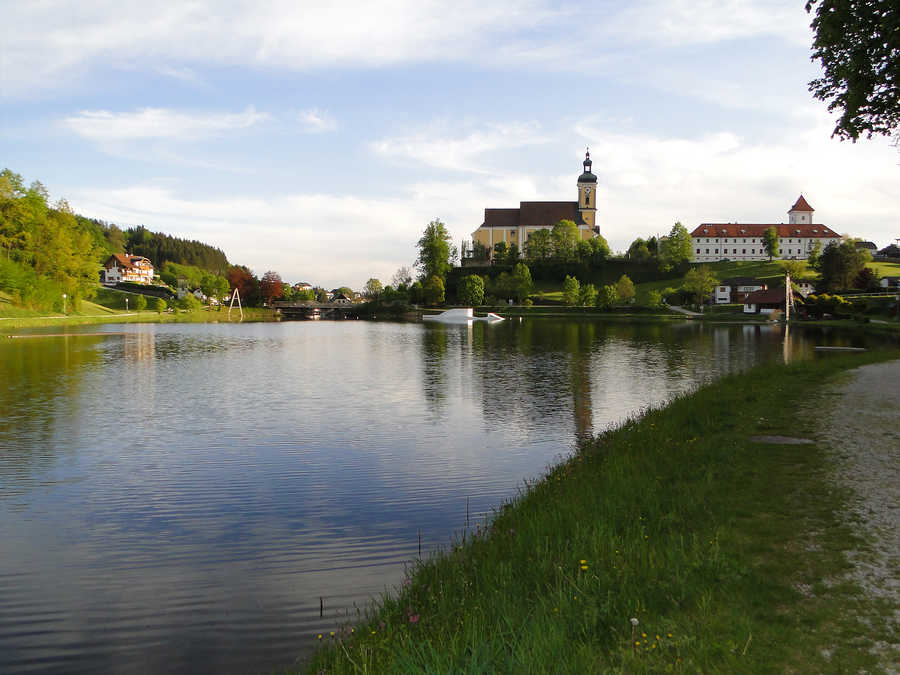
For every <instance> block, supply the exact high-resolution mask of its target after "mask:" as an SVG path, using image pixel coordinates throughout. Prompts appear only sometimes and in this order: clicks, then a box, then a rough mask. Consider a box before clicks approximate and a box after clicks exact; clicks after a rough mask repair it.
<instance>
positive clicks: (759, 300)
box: [744, 286, 784, 305]
mask: <svg viewBox="0 0 900 675" xmlns="http://www.w3.org/2000/svg"><path fill="white" fill-rule="evenodd" d="M778 302H784V287H783V286H782V287H781V288H769V289H767V290H762V291H753V292H752V293H749V294H748V295H747V296H746V297H745V298H744V304H747V305H769V304H772V303H778Z"/></svg>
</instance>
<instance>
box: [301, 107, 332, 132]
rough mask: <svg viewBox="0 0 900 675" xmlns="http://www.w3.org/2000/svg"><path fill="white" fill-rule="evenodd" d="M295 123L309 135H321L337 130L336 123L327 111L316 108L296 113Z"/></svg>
mask: <svg viewBox="0 0 900 675" xmlns="http://www.w3.org/2000/svg"><path fill="white" fill-rule="evenodd" d="M297 121H298V122H300V126H301V128H302V129H303V130H304V131H305V132H306V133H309V134H321V133H324V132H326V131H334V130H335V129H337V122H336V121H335V120H334V118H333V117H331V115H329V114H328V111H327V110H318V109H316V108H312V109H309V110H301V111H300V112H298V113H297Z"/></svg>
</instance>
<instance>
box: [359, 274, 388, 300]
mask: <svg viewBox="0 0 900 675" xmlns="http://www.w3.org/2000/svg"><path fill="white" fill-rule="evenodd" d="M382 290H384V289H383V287H382V285H381V282H380V281H379V280H378V279H374V278H373V279H369V280H368V281H367V282H366V285H365V287H364V288H363V295H365V296H366V297H367V298H369V299H370V300H376V299H378V296H379V295H381V291H382Z"/></svg>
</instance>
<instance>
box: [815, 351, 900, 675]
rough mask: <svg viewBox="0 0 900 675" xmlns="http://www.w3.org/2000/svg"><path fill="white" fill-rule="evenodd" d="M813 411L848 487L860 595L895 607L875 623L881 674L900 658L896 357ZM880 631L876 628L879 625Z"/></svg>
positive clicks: (836, 390) (852, 378) (899, 367)
mask: <svg viewBox="0 0 900 675" xmlns="http://www.w3.org/2000/svg"><path fill="white" fill-rule="evenodd" d="M829 394H830V395H829V396H828V397H827V403H826V405H825V408H824V409H823V410H821V411H819V413H818V414H820V415H821V417H822V422H823V427H822V429H821V432H820V434H819V438H818V440H819V441H820V442H821V443H822V445H823V446H825V447H827V448H829V449H830V451H831V452H832V453H833V456H834V458H835V460H836V461H835V467H836V471H835V481H836V482H837V483H838V484H839V485H842V486H845V487H849V488H850V489H851V490H852V491H853V497H852V498H851V502H850V513H849V514H848V518H849V519H850V520H851V521H852V522H854V523H857V524H858V526H859V527H861V528H862V530H863V539H864V540H865V541H866V542H867V544H868V547H867V549H866V550H858V551H853V552H851V553H850V554H849V556H848V557H849V559H850V562H851V563H852V564H853V568H854V570H853V573H852V575H853V577H854V579H855V580H856V581H857V582H858V583H859V584H860V586H861V587H862V588H863V590H864V591H865V593H866V595H867V596H869V597H871V598H881V599H883V600H884V601H886V602H887V603H889V605H888V606H890V607H893V614H892V615H890V616H889V617H887V623H888V624H889V625H888V626H881V627H873V628H874V629H875V630H876V631H877V633H878V634H882V635H884V640H882V641H880V643H879V644H878V645H877V646H876V651H877V652H878V653H879V654H880V655H881V657H882V663H883V666H884V667H885V669H886V671H887V672H890V673H897V672H898V670H897V669H898V668H900V663H898V662H897V660H896V659H897V658H898V655H900V361H893V362H890V363H878V364H873V365H869V366H863V367H862V368H858V369H856V370H853V371H851V372H850V373H848V374H847V376H846V377H845V378H842V379H841V381H840V382H839V383H838V384H836V385H834V386H833V387H831V388H830V389H829ZM879 628H880V629H879Z"/></svg>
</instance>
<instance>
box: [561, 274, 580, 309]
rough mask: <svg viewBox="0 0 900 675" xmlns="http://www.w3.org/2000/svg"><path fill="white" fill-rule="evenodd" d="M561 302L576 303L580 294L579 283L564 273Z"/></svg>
mask: <svg viewBox="0 0 900 675" xmlns="http://www.w3.org/2000/svg"><path fill="white" fill-rule="evenodd" d="M562 294H563V302H565V303H566V304H567V305H577V304H578V300H579V299H580V296H581V284H580V283H579V282H578V279H576V278H575V277H570V276H569V275H568V274H567V275H566V278H565V280H564V281H563V293H562Z"/></svg>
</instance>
